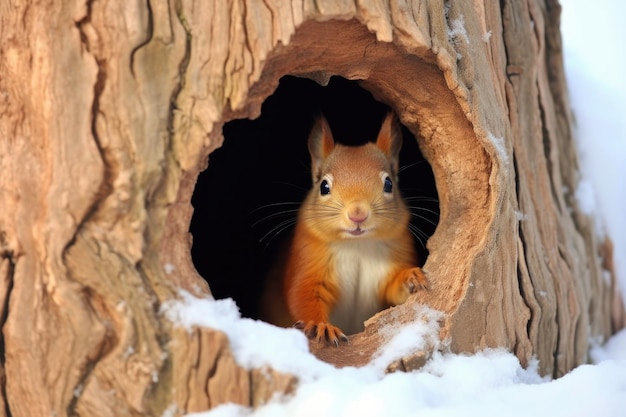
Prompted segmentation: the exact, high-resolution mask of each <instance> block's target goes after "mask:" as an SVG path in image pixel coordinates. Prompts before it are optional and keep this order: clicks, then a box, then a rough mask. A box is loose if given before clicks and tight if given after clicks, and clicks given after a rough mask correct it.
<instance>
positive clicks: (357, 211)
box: [348, 205, 369, 223]
mask: <svg viewBox="0 0 626 417" xmlns="http://www.w3.org/2000/svg"><path fill="white" fill-rule="evenodd" d="M368 217H369V210H367V209H366V208H365V207H362V206H361V205H356V206H354V207H352V208H350V210H349V211H348V218H349V219H350V221H351V222H353V223H363V222H364V221H365V220H367V218H368Z"/></svg>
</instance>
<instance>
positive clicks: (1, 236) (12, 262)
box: [0, 230, 18, 417]
mask: <svg viewBox="0 0 626 417" xmlns="http://www.w3.org/2000/svg"><path fill="white" fill-rule="evenodd" d="M0 250H1V251H0V264H1V263H3V261H5V260H6V263H7V266H6V270H5V274H4V275H5V276H4V277H2V280H3V281H4V283H5V285H6V289H5V291H6V293H5V295H4V300H2V306H0V309H1V310H0V329H4V325H5V324H6V321H7V318H8V316H9V300H10V298H11V292H12V291H13V282H14V276H15V266H16V264H17V258H18V256H17V255H16V253H15V252H14V251H13V250H11V249H9V248H8V244H7V242H6V233H5V232H4V231H3V230H0ZM0 266H1V265H0ZM3 269H4V268H3ZM5 354H6V347H5V344H4V332H2V333H0V370H1V372H2V373H1V374H0V395H2V399H3V401H4V413H5V415H6V416H7V417H11V415H12V414H11V408H10V407H9V399H8V397H7V378H6V372H5V369H6V368H5V364H6V356H5Z"/></svg>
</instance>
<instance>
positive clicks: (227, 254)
mask: <svg viewBox="0 0 626 417" xmlns="http://www.w3.org/2000/svg"><path fill="white" fill-rule="evenodd" d="M388 109H389V107H387V106H386V105H385V104H383V103H380V102H378V101H376V100H375V99H374V98H373V97H372V95H371V94H370V93H369V92H368V91H366V90H364V89H363V88H361V87H360V86H359V84H358V83H357V82H355V81H349V80H346V79H344V78H341V77H332V78H331V80H330V82H329V84H328V85H327V86H325V87H323V86H321V85H319V84H317V83H315V82H314V81H311V80H309V79H304V78H296V77H292V76H286V77H283V78H282V79H281V81H280V84H279V86H278V88H277V89H276V91H275V92H274V94H272V95H271V96H270V97H268V98H267V99H266V100H265V102H264V103H263V106H262V108H261V116H260V117H259V118H257V119H255V120H249V119H242V120H233V121H231V122H229V123H226V124H225V125H224V129H223V133H224V145H223V146H222V147H221V148H219V149H217V150H216V151H214V152H213V153H211V155H210V156H209V166H208V168H207V169H206V170H205V171H204V172H202V173H201V174H200V175H199V177H198V182H197V184H196V188H195V191H194V195H193V197H192V201H191V202H192V205H193V207H194V214H193V217H192V220H191V225H190V232H191V234H192V235H193V246H192V249H191V255H192V259H193V262H194V265H195V267H196V269H197V271H198V272H199V273H200V275H202V276H203V277H204V278H205V279H206V280H207V282H208V284H209V287H210V288H211V292H212V293H213V295H214V296H215V297H216V298H226V297H232V298H233V299H234V300H235V301H236V302H237V305H238V306H239V308H240V310H241V313H242V315H244V316H246V317H253V318H254V317H256V316H257V308H258V302H259V298H260V295H261V292H262V290H263V284H264V275H265V271H266V270H267V268H268V267H269V266H270V265H271V263H272V262H273V258H274V256H275V254H276V251H277V250H278V248H279V247H281V242H283V241H284V239H285V238H288V237H289V234H290V233H289V232H290V231H291V230H292V228H293V224H294V222H295V218H296V210H297V208H298V206H299V203H300V202H301V201H302V200H303V199H304V196H305V195H306V193H307V191H308V190H309V188H310V187H311V174H310V158H309V154H308V151H307V138H308V134H309V131H310V129H311V127H312V126H313V122H314V120H315V118H316V117H317V116H318V115H320V114H323V115H324V116H325V117H326V119H327V120H328V123H329V125H330V127H331V130H332V132H333V136H334V138H335V140H336V141H337V142H340V143H344V144H346V145H359V144H362V143H365V142H367V141H374V140H376V137H377V134H378V131H379V129H380V124H381V122H382V120H383V118H384V115H385V114H386V112H387V111H388ZM403 135H404V144H403V148H402V151H401V154H400V166H401V172H400V178H399V181H400V184H399V187H400V190H401V192H402V195H403V196H404V197H405V199H406V200H407V203H408V205H409V206H410V207H412V209H411V212H412V213H413V214H414V215H413V216H412V222H411V223H412V225H413V226H415V227H416V228H417V229H419V230H420V232H418V235H419V239H415V245H416V249H417V251H418V254H419V256H420V265H421V264H423V263H424V262H425V260H426V257H427V256H428V253H427V250H426V247H425V244H426V240H427V239H428V237H430V236H431V235H432V234H433V233H434V231H435V227H436V224H437V222H438V218H439V204H438V201H437V191H436V187H435V181H434V177H433V173H432V170H431V167H430V165H429V164H428V162H427V161H426V160H425V159H424V157H423V156H422V154H421V153H420V150H419V148H418V146H417V141H416V140H415V137H414V136H413V135H412V134H411V133H410V132H409V131H408V129H406V128H403Z"/></svg>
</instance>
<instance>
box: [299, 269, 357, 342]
mask: <svg viewBox="0 0 626 417" xmlns="http://www.w3.org/2000/svg"><path fill="white" fill-rule="evenodd" d="M338 295H339V294H338V289H337V287H336V286H334V285H332V284H330V283H328V282H324V280H320V279H315V278H313V277H306V278H304V277H300V279H297V280H296V282H294V283H293V285H291V286H290V288H289V290H288V292H287V305H288V307H289V312H290V314H291V315H292V317H293V318H294V319H295V320H297V321H296V323H295V324H294V327H295V328H297V329H300V330H302V331H303V332H304V334H305V335H306V336H307V337H308V338H309V339H315V340H316V341H318V342H325V343H327V344H333V345H335V346H339V342H340V341H341V342H347V341H348V337H347V336H346V335H345V334H344V333H343V332H342V331H341V329H339V328H338V327H336V326H333V325H332V324H330V322H329V321H328V317H329V315H330V311H331V309H332V307H333V306H334V305H335V302H336V301H337V298H338Z"/></svg>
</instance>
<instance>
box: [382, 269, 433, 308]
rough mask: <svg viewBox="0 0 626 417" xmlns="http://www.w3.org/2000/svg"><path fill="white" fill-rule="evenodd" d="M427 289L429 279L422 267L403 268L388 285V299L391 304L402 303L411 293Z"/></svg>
mask: <svg viewBox="0 0 626 417" xmlns="http://www.w3.org/2000/svg"><path fill="white" fill-rule="evenodd" d="M427 289H428V281H427V280H426V276H425V275H424V273H423V272H422V269H421V268H419V267H414V268H407V269H403V270H402V271H400V272H399V273H398V274H397V275H396V276H395V277H394V279H393V281H391V283H390V284H389V286H388V287H387V292H386V297H387V298H386V300H387V302H388V303H389V304H390V305H398V304H402V303H404V302H405V301H406V300H407V298H409V296H410V295H411V294H415V293H416V292H417V291H419V290H427Z"/></svg>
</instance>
